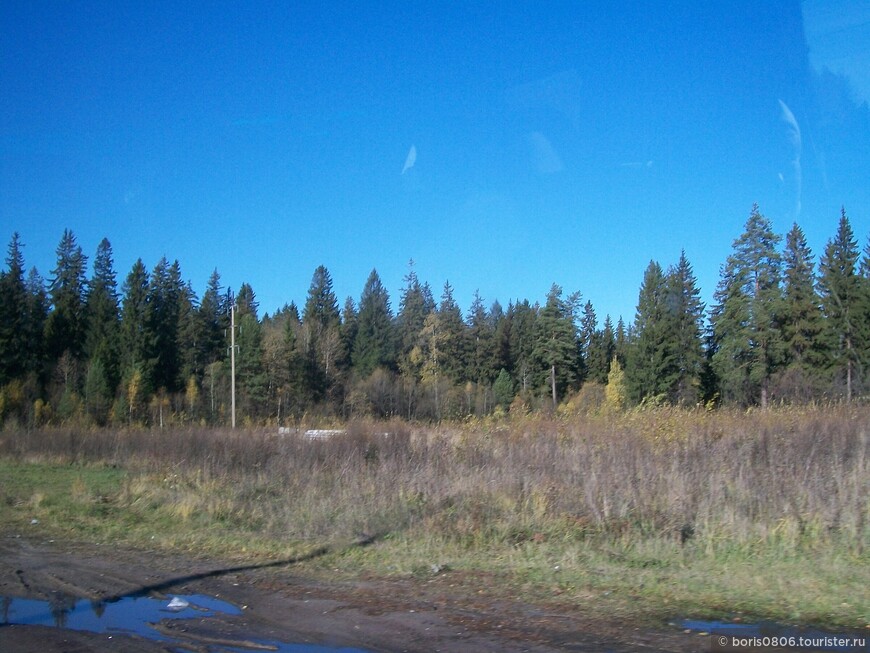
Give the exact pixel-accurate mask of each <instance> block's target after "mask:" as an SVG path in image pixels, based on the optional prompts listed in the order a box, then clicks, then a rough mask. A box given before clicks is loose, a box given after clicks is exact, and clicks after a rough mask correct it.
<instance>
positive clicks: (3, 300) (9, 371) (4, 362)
mask: <svg viewBox="0 0 870 653" xmlns="http://www.w3.org/2000/svg"><path fill="white" fill-rule="evenodd" d="M21 248H22V245H21V240H20V238H19V236H18V233H17V232H16V233H14V234H12V240H11V241H10V242H9V250H8V252H9V253H8V255H7V257H6V265H7V266H8V267H7V269H6V270H5V271H3V272H2V273H0V352H3V355H2V356H0V385H3V384H5V383H8V382H9V381H12V380H13V379H17V378H19V377H22V376H23V375H24V374H25V373H26V372H27V370H28V368H29V367H31V366H30V365H29V364H28V363H29V361H28V344H29V343H28V333H29V330H30V326H31V325H30V324H29V320H28V317H29V316H28V292H27V287H26V285H25V281H24V255H23V253H22V251H21Z"/></svg>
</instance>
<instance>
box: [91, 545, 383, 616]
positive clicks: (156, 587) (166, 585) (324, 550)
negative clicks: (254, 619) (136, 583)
mask: <svg viewBox="0 0 870 653" xmlns="http://www.w3.org/2000/svg"><path fill="white" fill-rule="evenodd" d="M385 535H386V533H379V534H376V535H369V536H367V537H365V538H363V539H360V540H356V541H355V542H352V543H351V544H348V545H347V546H346V547H343V548H340V549H334V548H332V547H329V546H321V547H317V548H316V549H314V550H312V551H309V552H308V553H304V554H302V555H298V556H293V557H290V558H285V559H282V560H272V561H270V562H260V563H256V564H251V565H239V566H235V567H223V568H221V569H210V570H208V571H201V572H198V573H196V574H187V575H185V576H176V577H175V578H167V579H166V580H162V581H160V582H157V583H151V584H150V585H143V586H142V587H139V588H137V589H135V590H133V591H131V592H124V593H123V594H113V595H111V596H106V597H103V598H102V599H101V602H102V603H114V602H115V601H120V600H121V599H126V598H136V597H141V596H147V595H148V594H151V593H152V592H163V591H166V590H168V589H170V588H172V587H175V586H176V585H183V584H184V583H190V582H193V581H197V580H205V579H207V578H218V577H220V576H226V575H227V574H233V573H238V572H241V571H254V570H258V569H270V568H274V567H288V566H291V565H297V564H299V563H301V562H307V561H309V560H315V559H317V558H321V557H323V556H325V555H327V554H329V553H337V552H340V551H348V550H351V549H360V548H364V547H367V546H370V545H372V544H374V543H376V542H377V541H378V540H380V539H382V538H383V537H384V536H385Z"/></svg>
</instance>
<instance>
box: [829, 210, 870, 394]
mask: <svg viewBox="0 0 870 653" xmlns="http://www.w3.org/2000/svg"><path fill="white" fill-rule="evenodd" d="M858 255H859V254H858V244H857V241H856V240H855V237H854V235H853V233H852V226H851V224H850V223H849V218H848V217H847V216H846V210H845V209H842V212H841V214H840V223H839V226H838V228H837V234H836V236H834V238H832V239H831V240H829V241H828V244H827V246H826V247H825V253H824V255H823V256H822V259H821V261H820V262H819V294H820V295H821V299H822V310H823V311H824V314H825V318H826V319H825V326H826V329H825V332H826V334H827V340H828V346H829V348H830V351H831V353H832V356H831V357H830V359H829V361H830V365H831V369H832V371H833V372H834V374H835V375H836V377H837V378H838V379H839V380H841V382H842V384H843V386H844V393H843V394H844V395H845V397H846V400H847V401H851V399H852V395H853V390H854V386H855V383H856V380H857V377H858V376H859V374H858V370H860V368H861V364H862V360H861V358H862V357H861V352H862V351H863V350H864V348H865V342H866V339H867V337H868V335H870V334H868V326H867V323H866V321H865V320H864V319H862V318H864V317H866V316H865V315H864V314H862V310H861V304H862V300H863V299H864V297H863V296H862V295H863V294H864V293H863V292H862V286H861V277H860V276H859V275H858V268H857V264H858Z"/></svg>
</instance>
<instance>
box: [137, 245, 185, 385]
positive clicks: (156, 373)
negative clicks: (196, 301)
mask: <svg viewBox="0 0 870 653" xmlns="http://www.w3.org/2000/svg"><path fill="white" fill-rule="evenodd" d="M184 293H185V289H184V283H183V281H182V279H181V267H180V265H179V264H178V261H177V260H176V261H174V262H173V263H172V264H170V263H169V261H167V260H166V257H163V258H161V259H160V261H158V263H157V265H156V266H155V267H154V271H153V272H152V273H151V278H150V284H149V287H148V298H147V312H146V324H147V329H148V331H149V333H150V335H151V341H150V345H151V351H150V356H149V358H150V359H151V360H152V361H153V367H152V370H151V372H152V377H151V381H152V382H153V384H154V389H155V390H157V389H160V388H162V389H164V390H166V391H167V392H169V393H174V392H177V391H178V390H179V389H180V388H182V387H183V384H182V381H181V379H180V376H179V372H180V367H181V366H180V362H181V359H180V356H179V354H180V352H179V347H178V329H179V318H180V315H181V301H182V296H183V295H184Z"/></svg>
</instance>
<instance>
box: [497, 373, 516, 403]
mask: <svg viewBox="0 0 870 653" xmlns="http://www.w3.org/2000/svg"><path fill="white" fill-rule="evenodd" d="M492 392H493V394H494V395H495V401H496V404H498V405H499V406H501V407H502V408H503V409H505V410H507V408H508V407H509V406H510V405H511V402H512V401H513V400H514V382H513V380H512V379H511V375H510V374H508V371H507V370H506V369H504V368H501V370H499V373H498V376H497V377H496V379H495V383H494V384H493V386H492Z"/></svg>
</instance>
